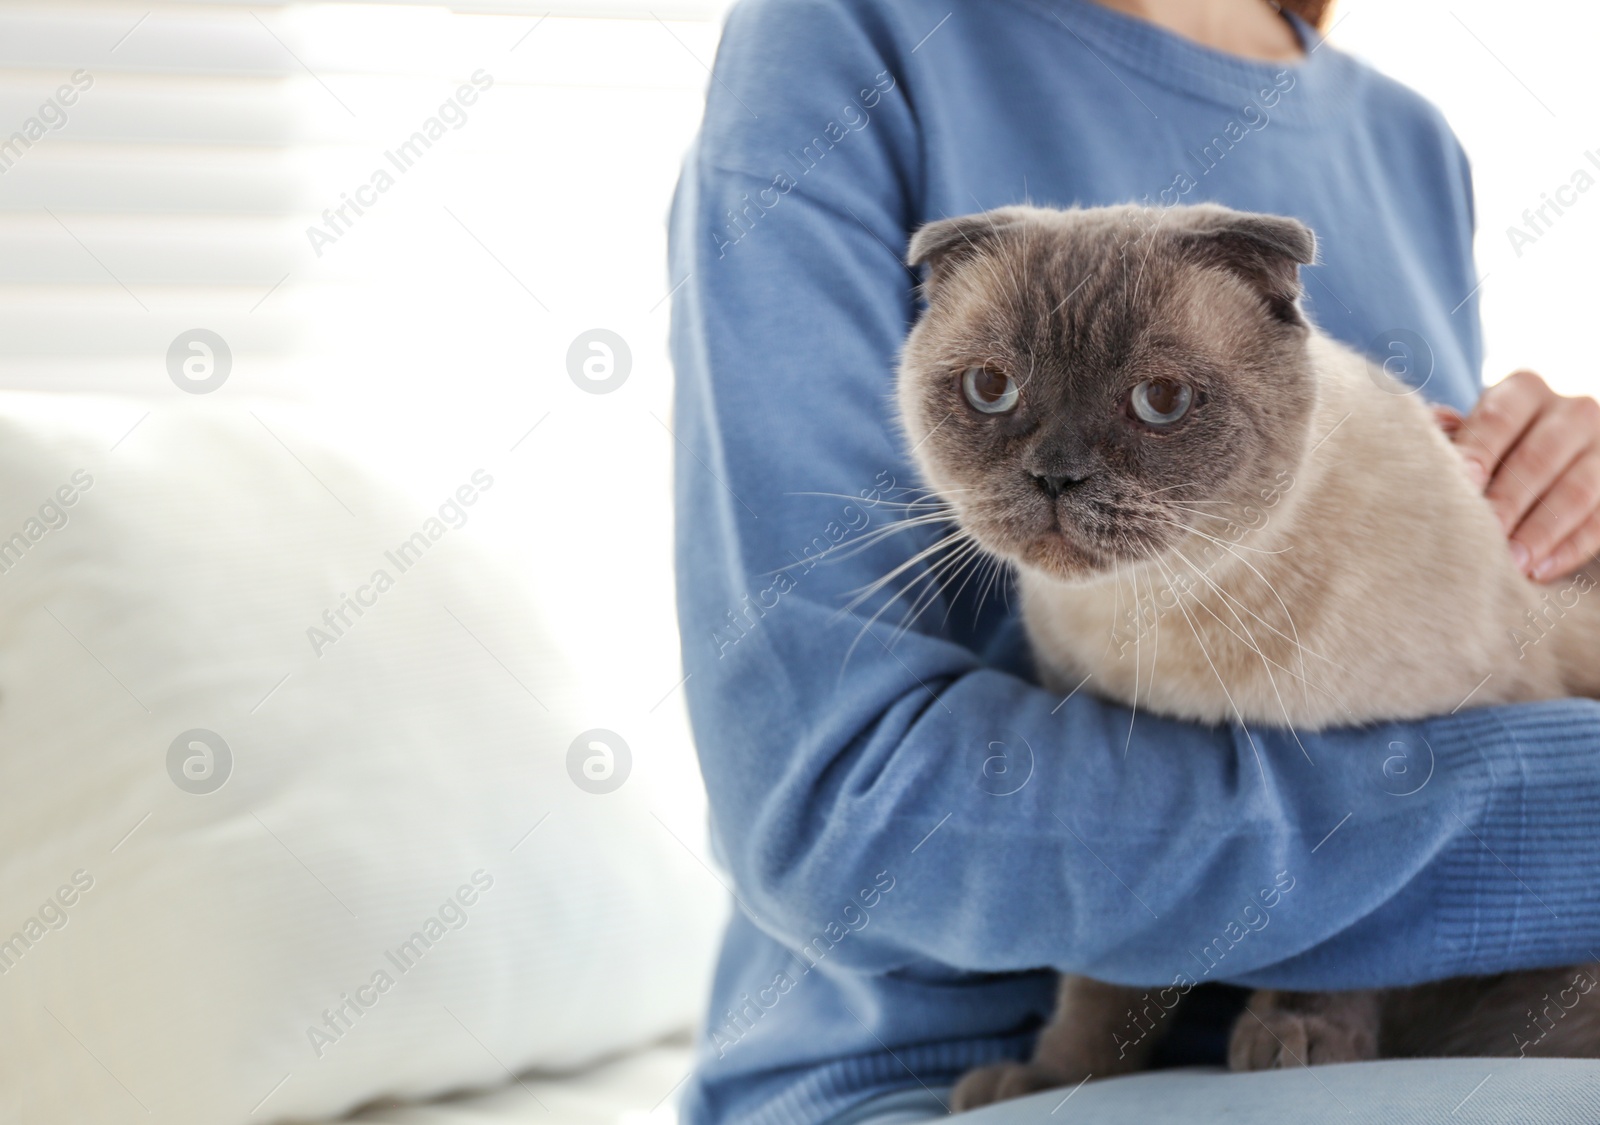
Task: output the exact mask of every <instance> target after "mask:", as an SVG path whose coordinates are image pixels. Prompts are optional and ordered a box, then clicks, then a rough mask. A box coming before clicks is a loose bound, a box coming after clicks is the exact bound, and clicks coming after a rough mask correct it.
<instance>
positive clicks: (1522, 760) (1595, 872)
mask: <svg viewBox="0 0 1600 1125" xmlns="http://www.w3.org/2000/svg"><path fill="white" fill-rule="evenodd" d="M1430 725H1431V726H1432V728H1433V729H1431V730H1430V731H1429V737H1430V738H1431V739H1433V749H1434V752H1435V754H1436V755H1437V757H1438V759H1439V762H1440V765H1441V767H1444V766H1449V767H1452V768H1449V769H1446V770H1444V772H1445V774H1446V775H1447V776H1451V777H1454V778H1456V779H1457V780H1458V781H1459V782H1461V783H1463V784H1462V785H1461V793H1460V796H1459V798H1458V799H1456V800H1454V801H1453V802H1452V804H1453V805H1454V806H1455V810H1454V813H1455V816H1456V818H1457V819H1458V820H1459V822H1460V831H1459V833H1458V834H1457V835H1456V837H1455V838H1454V840H1453V841H1452V842H1451V844H1450V845H1449V847H1448V850H1447V851H1446V852H1445V853H1444V854H1442V855H1441V856H1440V857H1439V862H1438V863H1437V864H1436V865H1435V867H1434V882H1435V887H1434V895H1433V899H1434V904H1435V907H1434V909H1435V918H1436V922H1437V927H1438V928H1437V931H1436V932H1437V941H1436V948H1437V950H1438V952H1439V955H1440V957H1441V961H1442V962H1443V966H1444V972H1445V973H1447V974H1449V975H1457V974H1467V973H1474V972H1482V971H1483V969H1482V966H1483V965H1485V964H1518V965H1522V966H1526V967H1535V966H1541V965H1558V964H1567V963H1573V962H1578V961H1594V960H1600V956H1597V955H1596V953H1594V952H1592V951H1591V949H1590V944H1591V943H1590V939H1591V937H1592V936H1594V935H1596V934H1600V742H1597V740H1596V738H1595V730H1596V724H1595V706H1594V704H1593V703H1591V702H1588V701H1578V700H1571V701H1563V702H1561V703H1543V704H1538V705H1536V706H1530V707H1509V708H1506V707H1497V708H1485V709H1482V710H1476V711H1465V712H1462V713H1461V714H1459V715H1454V716H1451V717H1450V718H1449V719H1447V720H1440V721H1439V722H1438V723H1436V724H1430ZM1474 781H1481V786H1478V785H1474V784H1473V782H1474ZM1474 790H1475V791H1474ZM1593 944H1594V946H1595V948H1597V949H1600V942H1596V943H1593Z"/></svg>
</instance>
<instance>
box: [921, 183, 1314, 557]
mask: <svg viewBox="0 0 1600 1125" xmlns="http://www.w3.org/2000/svg"><path fill="white" fill-rule="evenodd" d="M1314 253H1315V241H1314V239H1313V238H1312V235H1311V232H1310V231H1309V230H1308V229H1307V228H1306V227H1304V226H1303V225H1301V224H1300V223H1299V222H1297V221H1295V220H1293V219H1287V218H1279V217H1276V216H1268V215H1254V214H1246V213H1242V212H1236V211H1229V210H1226V209H1225V208H1221V207H1217V206H1215V205H1209V204H1202V205H1199V206H1195V207H1175V208H1164V209H1147V208H1137V207H1115V208H1097V209H1088V210H1073V211H1050V210H1042V209H1037V208H1031V207H1007V208H1003V209H1001V210H999V211H992V212H988V213H986V214H982V215H971V216H965V217H963V218H958V219H946V220H942V221H940V222H937V223H932V224H929V225H928V226H926V227H923V228H922V229H921V230H920V231H918V232H917V235H916V237H915V238H914V239H913V240H912V244H911V254H910V260H911V262H912V264H914V265H916V264H922V263H926V264H928V265H929V267H930V276H929V279H928V283H927V286H926V292H927V296H928V300H929V302H930V305H929V308H928V310H927V312H926V313H925V314H924V315H923V316H922V318H921V319H920V320H919V321H918V323H917V325H916V327H915V328H914V329H913V330H912V332H911V335H910V337H909V339H908V340H907V342H906V347H905V351H904V355H903V358H902V362H901V368H900V377H899V378H900V383H899V399H900V413H901V420H902V423H903V425H904V428H905V430H906V435H907V438H908V440H909V443H910V444H911V445H912V447H913V456H914V458H915V459H916V461H917V462H918V466H919V468H920V469H921V470H922V473H923V475H924V477H925V479H926V481H927V483H928V484H929V485H930V486H931V487H932V488H933V489H934V491H935V492H936V493H938V494H939V495H940V496H941V497H942V498H943V499H944V500H945V501H946V502H947V503H949V504H950V505H951V506H952V507H953V508H954V509H955V512H956V514H957V516H958V518H959V520H960V522H961V524H962V526H963V527H965V528H966V530H967V531H968V532H970V533H971V534H972V535H973V536H974V537H975V538H977V540H978V541H979V542H980V543H981V544H982V545H983V546H984V548H986V549H987V550H988V551H990V552H991V553H992V554H995V555H998V556H1000V557H1002V558H1006V559H1009V560H1011V561H1014V562H1017V563H1020V564H1022V565H1024V566H1028V567H1031V568H1034V569H1037V570H1042V571H1044V572H1046V573H1049V574H1051V575H1053V576H1055V577H1057V578H1061V579H1064V580H1069V581H1071V580H1081V579H1085V578H1089V577H1093V576H1095V575H1098V574H1101V573H1110V572H1111V571H1112V570H1113V568H1114V567H1116V566H1117V565H1118V563H1119V562H1120V561H1130V560H1139V559H1142V558H1147V557H1149V556H1151V555H1160V554H1163V553H1165V552H1167V551H1169V550H1181V549H1182V545H1183V544H1184V543H1185V542H1186V541H1189V540H1194V541H1195V542H1196V543H1198V542H1203V536H1204V535H1206V534H1209V535H1213V536H1217V537H1220V535H1221V533H1222V529H1223V527H1224V526H1225V518H1220V517H1221V514H1222V513H1224V512H1227V511H1232V512H1234V513H1235V514H1234V515H1233V516H1232V517H1228V518H1238V517H1237V514H1236V513H1237V511H1238V510H1239V509H1240V508H1242V507H1244V506H1246V505H1248V504H1250V503H1251V502H1252V501H1255V502H1257V503H1259V500H1260V498H1261V497H1262V496H1264V495H1266V494H1267V490H1269V489H1271V488H1272V487H1273V485H1274V482H1275V481H1277V479H1278V474H1279V472H1280V471H1281V470H1283V469H1286V468H1291V467H1293V466H1294V465H1295V464H1296V463H1298V461H1299V458H1300V453H1301V451H1302V450H1303V449H1304V447H1305V443H1306V440H1307V432H1308V429H1309V425H1310V416H1311V411H1312V408H1313V406H1314V405H1315V395H1316V391H1315V380H1314V374H1313V371H1312V370H1311V365H1310V361H1309V359H1308V357H1307V350H1306V344H1307V341H1308V339H1309V335H1310V332H1311V329H1310V328H1309V326H1308V325H1307V324H1306V322H1305V320H1304V319H1303V318H1302V317H1301V315H1300V313H1299V310H1298V309H1297V308H1296V305H1295V301H1296V298H1297V297H1298V296H1299V292H1300V290H1299V282H1298V277H1297V265H1298V264H1299V263H1307V262H1310V261H1311V260H1312V258H1313V257H1314ZM1203 513H1204V514H1203ZM1197 533H1198V534H1197Z"/></svg>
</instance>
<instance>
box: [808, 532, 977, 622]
mask: <svg viewBox="0 0 1600 1125" xmlns="http://www.w3.org/2000/svg"><path fill="white" fill-rule="evenodd" d="M968 538H970V537H969V536H968V534H967V532H966V531H965V530H963V529H962V528H959V527H958V528H956V529H955V530H953V531H951V532H950V533H949V534H947V535H944V536H941V537H940V538H939V539H938V540H936V541H935V542H933V543H931V544H929V545H928V546H926V547H924V548H923V549H922V550H920V551H918V552H917V553H916V554H914V555H912V556H911V557H910V558H908V559H906V560H904V561H903V562H901V563H900V564H899V565H897V566H896V567H895V568H894V569H893V570H891V571H889V573H888V574H885V575H883V576H882V577H881V578H876V579H874V580H873V581H871V582H869V583H867V584H866V585H865V586H860V587H857V588H856V589H855V590H852V591H849V592H850V593H852V594H854V595H855V597H853V598H852V599H851V600H850V602H849V603H848V604H846V605H845V606H844V608H843V609H841V610H839V612H838V614H836V615H835V616H836V618H837V617H844V616H848V615H849V614H850V613H852V612H854V610H855V608H856V607H857V606H859V605H860V604H861V603H862V602H864V601H866V600H867V599H868V598H870V597H872V596H873V595H875V594H877V593H878V592H879V591H881V590H882V589H883V588H884V587H885V586H887V585H888V584H889V583H891V582H893V581H894V580H895V579H896V578H898V577H900V575H902V574H904V573H905V572H906V571H907V570H910V569H911V568H912V567H914V566H917V565H918V564H919V563H922V562H924V561H925V560H926V559H928V558H929V557H930V556H932V555H933V554H935V553H936V552H938V551H940V550H944V549H948V548H949V547H950V546H952V545H953V544H955V543H958V542H961V541H962V540H965V539H968ZM904 592H905V591H904V590H902V591H901V593H902V594H903V593H904ZM899 596H900V595H898V594H897V595H896V597H899Z"/></svg>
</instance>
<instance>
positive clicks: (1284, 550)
mask: <svg viewBox="0 0 1600 1125" xmlns="http://www.w3.org/2000/svg"><path fill="white" fill-rule="evenodd" d="M1195 514H1196V515H1201V514H1203V513H1199V512H1197V513H1195ZM1146 518H1148V519H1152V520H1155V521H1156V522H1157V523H1164V524H1166V525H1167V526H1168V527H1176V528H1179V529H1180V530H1183V531H1188V532H1191V533H1193V534H1195V535H1198V536H1200V538H1202V539H1206V540H1209V541H1210V542H1212V543H1215V544H1217V545H1218V546H1227V545H1228V544H1226V543H1225V542H1224V541H1223V540H1221V539H1217V538H1216V537H1214V536H1211V535H1207V534H1206V533H1205V532H1203V531H1201V530H1200V529H1199V528H1197V527H1192V526H1190V525H1189V524H1186V523H1182V522H1180V521H1178V520H1169V519H1162V518H1161V517H1160V516H1147V517H1146ZM1233 546H1235V547H1238V548H1239V549H1240V550H1241V551H1249V552H1251V553H1252V554H1257V555H1286V554H1288V553H1289V552H1290V551H1292V550H1293V549H1294V548H1293V547H1280V548H1279V549H1278V550H1276V551H1269V550H1267V549H1266V548H1265V547H1246V546H1245V545H1244V544H1242V543H1234V544H1233Z"/></svg>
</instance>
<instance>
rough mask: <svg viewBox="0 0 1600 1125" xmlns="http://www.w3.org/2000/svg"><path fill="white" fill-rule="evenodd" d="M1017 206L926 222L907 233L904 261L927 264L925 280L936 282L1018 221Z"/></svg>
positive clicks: (1018, 212)
mask: <svg viewBox="0 0 1600 1125" xmlns="http://www.w3.org/2000/svg"><path fill="white" fill-rule="evenodd" d="M1022 221H1023V217H1022V215H1021V214H1020V208H1014V207H1002V208H1000V209H999V210H996V211H980V212H979V213H977V214H975V215H958V216H957V217H956V218H954V219H939V220H937V221H936V222H932V223H928V224H927V225H926V226H923V227H921V228H919V229H918V230H917V233H916V234H914V235H912V236H911V246H910V248H909V249H908V250H907V251H906V264H907V265H908V266H912V267H916V266H922V265H925V266H927V267H928V282H929V284H930V285H933V284H937V283H938V282H939V281H940V280H942V279H943V278H944V277H945V276H946V275H947V274H948V273H949V272H950V271H951V270H952V269H954V268H955V267H957V266H959V265H960V264H961V263H962V262H966V261H970V260H971V259H972V258H975V257H977V256H978V254H979V253H981V252H982V251H983V249H984V248H985V247H987V246H992V245H993V244H994V243H995V242H996V241H998V240H999V239H1000V238H1002V237H1004V236H1005V235H1006V234H1007V233H1009V232H1014V231H1015V230H1016V229H1017V228H1018V227H1019V226H1020V225H1021V223H1022Z"/></svg>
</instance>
